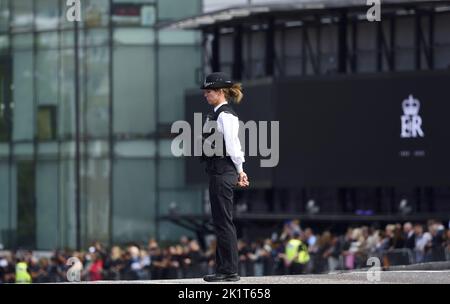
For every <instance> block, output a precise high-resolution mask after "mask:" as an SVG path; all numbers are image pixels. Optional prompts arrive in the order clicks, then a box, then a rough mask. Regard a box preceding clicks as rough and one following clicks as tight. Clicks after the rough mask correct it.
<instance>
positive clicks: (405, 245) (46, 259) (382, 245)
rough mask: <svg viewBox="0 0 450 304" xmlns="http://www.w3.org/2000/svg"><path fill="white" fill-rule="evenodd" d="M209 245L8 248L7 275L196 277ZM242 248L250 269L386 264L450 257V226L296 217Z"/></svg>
mask: <svg viewBox="0 0 450 304" xmlns="http://www.w3.org/2000/svg"><path fill="white" fill-rule="evenodd" d="M292 245H293V246H294V247H295V246H298V248H297V247H296V248H294V247H293V246H292ZM203 247H204V248H202V246H200V243H199V242H198V240H195V239H189V238H188V237H181V239H180V241H179V242H178V243H177V244H173V245H170V246H160V244H158V242H157V241H156V240H154V239H151V240H150V241H149V242H148V244H145V246H142V245H139V244H129V245H127V246H125V247H119V246H113V247H111V248H110V249H106V248H105V247H104V246H103V245H102V244H100V243H99V242H96V243H95V244H93V245H92V246H91V247H89V248H88V250H86V251H85V252H78V251H71V250H56V251H55V252H53V253H52V254H51V255H50V256H46V255H39V254H38V253H37V252H32V251H15V252H12V251H3V252H0V283H14V282H35V283H46V282H67V281H68V280H69V281H71V280H81V281H96V280H150V279H152V280H155V279H177V278H196V277H201V276H203V275H204V274H206V273H212V272H214V255H215V242H214V240H211V241H208V242H206V243H205V245H204V246H203ZM302 248H303V249H302ZM238 249H239V258H240V269H239V272H240V275H242V276H262V275H284V274H301V273H326V272H330V271H335V270H348V269H355V268H364V267H367V264H366V262H367V259H368V258H369V257H378V258H380V261H381V263H382V265H383V266H388V265H396V264H410V263H421V262H431V261H445V260H450V256H449V254H450V229H449V227H445V226H444V224H443V223H441V222H439V221H434V220H430V221H428V223H427V225H423V224H419V223H416V224H412V223H404V224H392V225H387V226H386V227H385V228H384V229H375V228H373V227H368V226H362V227H352V228H348V230H347V232H346V233H345V234H336V233H333V232H331V231H328V230H325V231H322V232H321V233H315V232H314V231H313V229H312V228H308V227H305V228H304V229H302V228H301V226H300V223H299V221H297V220H292V221H289V222H286V223H285V224H284V227H283V229H282V231H281V233H274V234H273V235H272V236H271V237H270V238H267V239H261V240H257V241H253V242H246V241H245V240H239V242H238ZM302 250H304V251H302ZM78 261H79V262H78ZM294 266H301V267H294ZM73 274H75V276H72V275H73ZM77 275H78V277H77ZM71 278H72V279H71Z"/></svg>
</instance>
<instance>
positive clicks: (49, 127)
mask: <svg viewBox="0 0 450 304" xmlns="http://www.w3.org/2000/svg"><path fill="white" fill-rule="evenodd" d="M37 114H38V116H37V124H38V125H37V128H38V139H39V140H55V139H56V106H54V105H49V106H39V107H38V113H37Z"/></svg>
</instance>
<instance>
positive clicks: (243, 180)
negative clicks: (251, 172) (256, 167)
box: [237, 172, 250, 188]
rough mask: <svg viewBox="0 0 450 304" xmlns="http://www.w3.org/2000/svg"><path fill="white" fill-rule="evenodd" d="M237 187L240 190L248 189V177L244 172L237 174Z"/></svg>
mask: <svg viewBox="0 0 450 304" xmlns="http://www.w3.org/2000/svg"><path fill="white" fill-rule="evenodd" d="M237 185H238V186H239V187H241V188H245V187H248V186H249V185H250V182H249V181H248V176H247V174H246V173H245V172H241V173H239V179H238V183H237Z"/></svg>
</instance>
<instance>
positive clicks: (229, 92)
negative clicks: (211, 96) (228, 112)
mask: <svg viewBox="0 0 450 304" xmlns="http://www.w3.org/2000/svg"><path fill="white" fill-rule="evenodd" d="M222 90H223V94H224V95H225V99H226V100H232V101H233V102H234V103H235V104H240V103H241V100H242V98H243V97H244V94H243V93H242V84H240V83H235V84H233V86H232V87H231V88H226V89H222Z"/></svg>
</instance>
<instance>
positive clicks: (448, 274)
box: [96, 270, 450, 284]
mask: <svg viewBox="0 0 450 304" xmlns="http://www.w3.org/2000/svg"><path fill="white" fill-rule="evenodd" d="M369 276H370V277H371V278H376V277H374V275H373V273H372V274H370V275H369ZM367 277H368V274H367V272H364V271H361V272H351V273H335V274H324V275H298V276H266V277H244V278H242V279H241V280H240V281H239V282H236V283H232V284H372V283H373V282H371V281H369V280H368V278H367ZM98 283H103V284H105V283H106V284H211V283H206V282H204V281H203V280H202V279H184V280H160V281H158V280H154V281H108V282H106V281H101V282H96V284H98ZM379 283H381V284H450V271H449V270H446V271H423V270H422V271H417V270H416V271H382V272H381V273H380V281H379Z"/></svg>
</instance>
